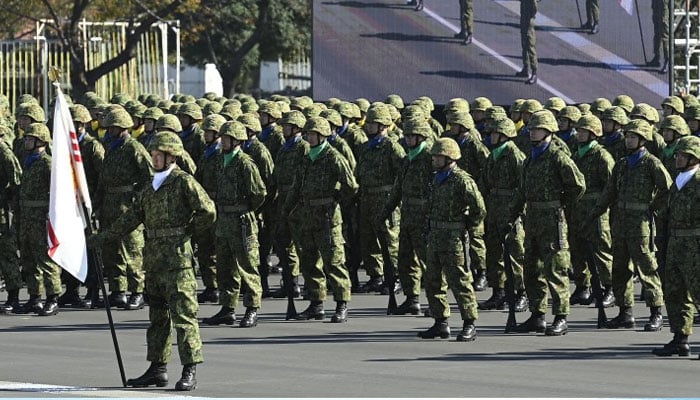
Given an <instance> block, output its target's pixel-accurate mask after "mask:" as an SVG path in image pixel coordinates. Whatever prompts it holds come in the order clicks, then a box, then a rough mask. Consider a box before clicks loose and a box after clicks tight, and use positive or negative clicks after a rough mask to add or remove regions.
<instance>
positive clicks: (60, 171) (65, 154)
mask: <svg viewBox="0 0 700 400" xmlns="http://www.w3.org/2000/svg"><path fill="white" fill-rule="evenodd" d="M56 90H57V92H58V94H57V96H56V105H55V109H54V114H53V147H52V148H51V150H52V154H51V194H50V200H49V222H48V227H47V233H48V240H49V257H51V258H52V259H53V260H54V261H55V262H56V263H57V264H58V265H60V266H61V268H63V269H64V270H66V271H67V272H69V273H70V274H71V275H73V276H74V277H76V278H77V279H78V280H80V281H81V282H85V277H86V276H87V246H86V244H85V231H84V229H85V227H87V220H86V218H85V212H84V211H83V206H85V208H86V210H87V212H88V213H91V212H92V204H91V202H90V194H89V193H88V186H87V179H86V178H85V171H84V170H83V160H82V156H81V154H80V146H79V144H78V137H77V135H76V133H75V127H74V126H73V118H72V117H71V113H70V110H69V109H68V104H67V103H66V99H65V97H64V96H63V92H62V91H61V88H60V87H58V85H57V84H56ZM88 215H90V214H88Z"/></svg>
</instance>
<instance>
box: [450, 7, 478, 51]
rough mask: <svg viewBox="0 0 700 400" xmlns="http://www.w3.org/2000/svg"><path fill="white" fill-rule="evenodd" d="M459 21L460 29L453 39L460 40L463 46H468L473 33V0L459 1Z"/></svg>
mask: <svg viewBox="0 0 700 400" xmlns="http://www.w3.org/2000/svg"><path fill="white" fill-rule="evenodd" d="M459 21H460V26H461V29H460V31H459V33H456V34H455V38H456V39H462V40H463V42H462V43H463V44H465V45H467V44H470V43H471V42H472V32H473V31H474V0H459Z"/></svg>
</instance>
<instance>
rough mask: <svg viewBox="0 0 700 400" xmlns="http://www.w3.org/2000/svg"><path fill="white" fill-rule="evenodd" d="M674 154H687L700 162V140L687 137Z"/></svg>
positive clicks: (679, 142)
mask: <svg viewBox="0 0 700 400" xmlns="http://www.w3.org/2000/svg"><path fill="white" fill-rule="evenodd" d="M674 153H685V154H690V155H691V156H693V157H695V158H697V159H698V160H700V138H699V137H697V136H685V137H683V138H681V140H679V141H678V144H677V145H676V148H675V150H674Z"/></svg>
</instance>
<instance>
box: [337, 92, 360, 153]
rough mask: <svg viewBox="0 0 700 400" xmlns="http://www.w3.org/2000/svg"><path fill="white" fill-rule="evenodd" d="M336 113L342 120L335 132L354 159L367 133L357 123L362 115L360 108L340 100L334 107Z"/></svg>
mask: <svg viewBox="0 0 700 400" xmlns="http://www.w3.org/2000/svg"><path fill="white" fill-rule="evenodd" d="M336 110H337V111H338V114H340V117H341V118H342V120H343V124H342V125H341V126H340V127H339V128H338V130H337V131H336V133H337V134H338V136H340V137H341V138H343V139H345V141H346V142H347V143H348V145H349V146H350V149H351V150H352V154H353V155H354V156H355V160H357V157H358V156H359V154H360V149H361V148H362V145H363V144H364V143H366V142H367V135H365V132H364V131H363V130H362V128H360V127H359V126H358V125H357V123H358V121H359V120H360V118H361V117H362V115H361V114H360V108H359V107H358V106H357V105H356V104H354V103H349V102H342V103H340V104H338V106H337V107H336Z"/></svg>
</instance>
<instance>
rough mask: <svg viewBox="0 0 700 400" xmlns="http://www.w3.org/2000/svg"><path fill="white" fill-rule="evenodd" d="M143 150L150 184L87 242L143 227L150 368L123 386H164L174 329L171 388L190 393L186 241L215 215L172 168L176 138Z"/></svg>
mask: <svg viewBox="0 0 700 400" xmlns="http://www.w3.org/2000/svg"><path fill="white" fill-rule="evenodd" d="M149 149H150V152H151V157H152V158H153V166H154V169H155V171H156V173H155V175H154V177H153V180H152V182H148V185H147V186H145V187H144V188H143V190H142V191H141V192H140V193H139V195H138V196H137V199H136V201H134V202H133V203H132V204H131V205H130V207H129V209H128V210H127V211H126V212H125V213H123V214H122V215H121V216H120V217H119V219H117V220H116V221H115V222H114V223H112V224H111V225H110V227H109V228H107V229H106V230H105V231H104V232H102V233H100V234H98V235H96V236H94V237H93V238H92V240H91V242H92V245H94V246H100V245H101V246H104V244H106V243H107V242H109V241H117V240H119V238H122V237H124V236H128V235H131V233H132V232H134V230H136V228H137V227H138V226H140V225H141V224H143V225H144V226H145V232H146V251H145V254H146V257H145V259H144V267H145V270H146V290H147V291H148V298H149V309H148V319H149V321H150V325H149V327H148V330H147V331H146V344H147V347H148V351H147V354H146V360H147V361H150V362H151V365H150V366H149V367H148V369H147V370H146V372H145V373H144V374H143V375H142V376H140V377H138V378H134V379H129V380H128V381H127V382H126V385H127V386H132V387H146V386H151V385H156V386H158V387H162V386H165V385H167V384H168V375H167V369H166V366H167V363H168V362H169V361H170V357H171V348H172V345H171V340H172V329H173V327H175V332H176V334H177V346H178V353H179V355H180V363H182V365H183V369H182V378H181V379H180V380H179V381H178V382H177V384H176V385H175V389H176V390H193V389H194V388H195V387H196V386H197V380H196V365H197V364H200V363H202V362H203V361H204V358H203V356H202V339H201V337H200V335H199V325H198V324H197V311H198V309H199V306H198V305H197V298H196V294H197V280H196V278H195V276H194V269H193V268H192V245H191V242H190V237H191V235H192V234H193V233H200V232H204V231H205V230H206V229H208V228H209V226H211V225H212V224H213V223H214V220H215V219H216V212H215V209H214V203H213V202H212V201H211V199H210V198H209V196H207V194H206V192H205V191H204V189H203V188H202V186H200V185H199V183H197V181H196V180H195V179H194V177H192V176H191V175H190V174H188V173H186V172H183V171H182V170H180V169H179V168H178V167H177V164H176V161H175V159H176V157H178V156H179V155H180V154H181V153H182V152H184V151H185V150H184V148H183V146H182V141H181V140H180V138H179V137H178V136H177V135H176V134H174V133H171V132H164V133H159V134H157V135H156V137H155V138H154V139H153V141H152V142H151V146H150V148H149Z"/></svg>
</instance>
